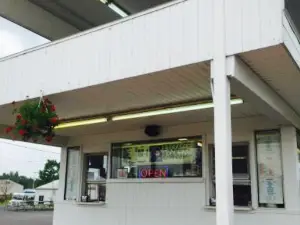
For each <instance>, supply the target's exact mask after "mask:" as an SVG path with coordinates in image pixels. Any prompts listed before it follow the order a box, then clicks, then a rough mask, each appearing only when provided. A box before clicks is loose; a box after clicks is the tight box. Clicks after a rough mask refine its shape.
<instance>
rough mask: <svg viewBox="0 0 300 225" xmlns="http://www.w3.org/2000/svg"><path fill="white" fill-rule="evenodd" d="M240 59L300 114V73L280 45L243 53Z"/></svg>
mask: <svg viewBox="0 0 300 225" xmlns="http://www.w3.org/2000/svg"><path fill="white" fill-rule="evenodd" d="M241 56H242V59H243V60H244V61H245V62H246V63H247V64H248V65H249V66H250V67H251V68H252V69H253V70H254V71H255V72H256V73H257V74H258V75H259V76H260V77H261V78H262V79H263V80H264V81H265V82H266V83H267V84H268V85H270V87H271V88H272V89H273V90H275V91H276V92H277V93H278V94H279V95H280V96H281V97H282V98H283V99H284V100H285V101H287V102H288V104H289V105H291V106H292V108H294V109H295V110H296V111H297V112H298V114H300V101H299V99H300V88H299V84H300V71H299V69H298V67H297V66H296V64H295V63H294V61H293V59H292V58H291V56H290V55H289V53H288V52H287V50H286V48H285V47H284V46H282V45H280V46H275V47H270V48H265V49H261V50H256V51H252V52H247V53H243V54H242V55H241Z"/></svg>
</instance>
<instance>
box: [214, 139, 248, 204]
mask: <svg viewBox="0 0 300 225" xmlns="http://www.w3.org/2000/svg"><path fill="white" fill-rule="evenodd" d="M211 156H212V159H211V160H210V161H211V165H212V166H211V174H212V181H211V184H212V190H211V192H212V197H211V198H210V205H212V206H215V205H216V186H215V183H216V180H215V150H214V147H213V146H212V151H211ZM232 173H233V199H234V205H236V206H244V207H247V206H250V205H251V181H250V170H249V145H248V144H247V143H233V145H232Z"/></svg>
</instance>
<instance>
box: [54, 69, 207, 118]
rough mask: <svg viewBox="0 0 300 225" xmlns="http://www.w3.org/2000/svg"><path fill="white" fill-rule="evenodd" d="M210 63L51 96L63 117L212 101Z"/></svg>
mask: <svg viewBox="0 0 300 225" xmlns="http://www.w3.org/2000/svg"><path fill="white" fill-rule="evenodd" d="M209 70H210V68H209V64H207V63H202V64H194V65H190V66H187V67H186V68H176V69H172V70H167V71H162V72H158V73H154V74H148V75H142V76H138V77H134V78H131V79H124V80H121V81H117V82H111V83H107V84H102V85H98V86H93V87H88V88H85V89H81V90H76V91H71V92H66V93H60V94H58V95H54V96H51V99H52V100H53V101H54V102H55V103H56V105H57V108H58V110H59V112H60V115H61V117H65V118H71V117H79V116H87V115H95V114H107V113H112V112H120V111H130V110H135V109H141V108H150V107H156V106H161V105H168V104H173V103H179V102H188V101H194V100H202V99H211V92H210V83H209Z"/></svg>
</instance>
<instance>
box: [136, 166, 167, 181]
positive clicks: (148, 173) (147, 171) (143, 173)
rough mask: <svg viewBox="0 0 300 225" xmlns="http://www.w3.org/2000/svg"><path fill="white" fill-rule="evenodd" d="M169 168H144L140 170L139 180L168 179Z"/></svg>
mask: <svg viewBox="0 0 300 225" xmlns="http://www.w3.org/2000/svg"><path fill="white" fill-rule="evenodd" d="M168 171H169V169H168V167H167V166H163V167H159V168H151V167H142V168H140V169H139V178H166V177H168Z"/></svg>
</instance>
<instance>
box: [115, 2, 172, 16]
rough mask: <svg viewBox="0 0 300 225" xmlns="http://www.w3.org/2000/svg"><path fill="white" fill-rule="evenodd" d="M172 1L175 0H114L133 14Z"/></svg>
mask: <svg viewBox="0 0 300 225" xmlns="http://www.w3.org/2000/svg"><path fill="white" fill-rule="evenodd" d="M171 1H173V0H114V2H116V3H117V4H118V5H120V6H121V7H123V8H124V9H126V10H127V11H128V12H130V13H131V14H133V13H137V12H140V11H143V10H147V9H149V8H152V7H155V6H157V5H160V4H163V3H167V2H171Z"/></svg>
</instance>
